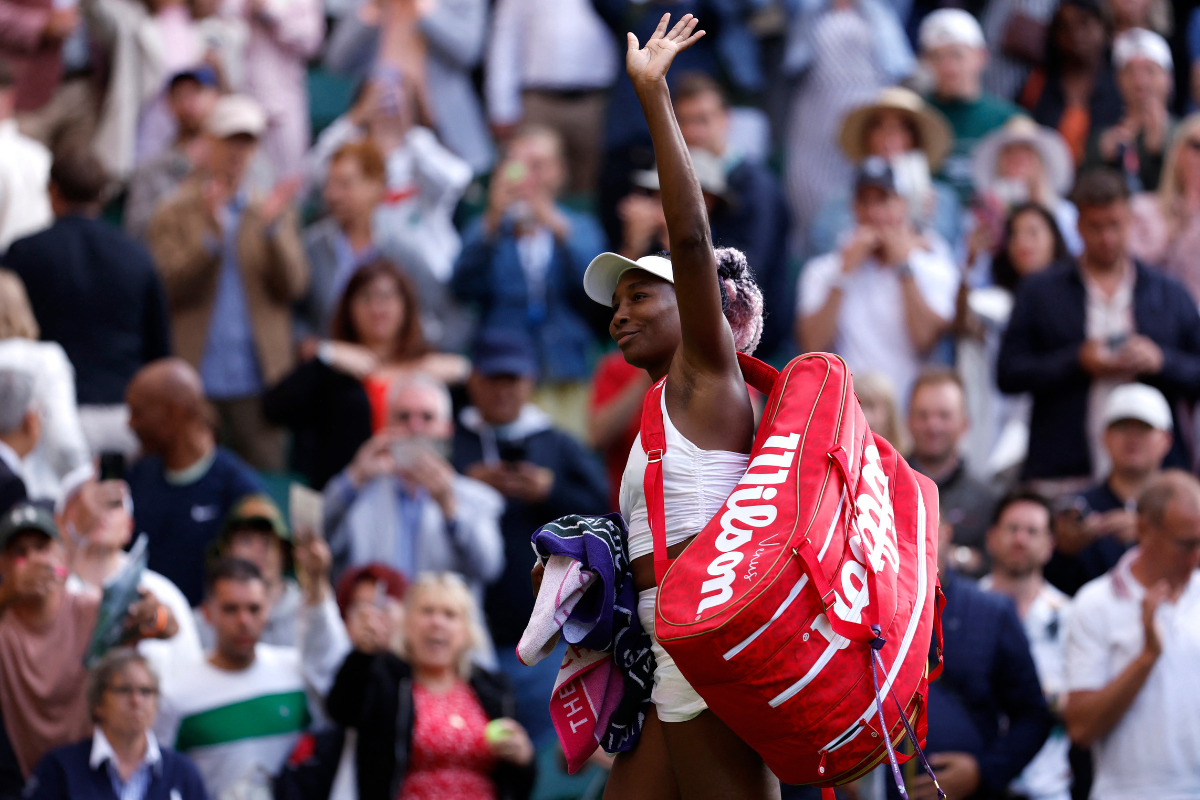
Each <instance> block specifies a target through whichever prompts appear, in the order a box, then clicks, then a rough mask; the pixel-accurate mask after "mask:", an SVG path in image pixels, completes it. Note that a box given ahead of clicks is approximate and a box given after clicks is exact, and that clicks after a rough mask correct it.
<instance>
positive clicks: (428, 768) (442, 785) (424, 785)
mask: <svg viewBox="0 0 1200 800" xmlns="http://www.w3.org/2000/svg"><path fill="white" fill-rule="evenodd" d="M413 703H414V709H413V710H414V716H415V718H416V719H415V722H414V725H413V738H412V757H411V758H410V760H409V764H408V773H407V774H406V775H405V776H404V785H403V786H402V787H401V789H400V798H399V800H495V798H496V786H495V784H493V783H492V778H491V772H492V768H493V767H495V765H496V759H495V758H494V757H493V756H492V754H491V751H490V750H489V749H488V746H487V741H486V740H485V739H484V736H483V729H484V728H485V727H486V726H487V724H488V718H487V714H485V713H484V711H483V706H481V705H479V700H477V699H476V698H475V694H474V692H472V691H471V687H469V686H468V685H467V684H465V683H463V682H461V681H459V682H458V683H456V684H455V685H454V688H453V689H451V690H450V691H448V692H445V693H443V694H433V693H432V692H429V691H427V690H426V689H424V688H423V687H421V686H420V685H414V686H413Z"/></svg>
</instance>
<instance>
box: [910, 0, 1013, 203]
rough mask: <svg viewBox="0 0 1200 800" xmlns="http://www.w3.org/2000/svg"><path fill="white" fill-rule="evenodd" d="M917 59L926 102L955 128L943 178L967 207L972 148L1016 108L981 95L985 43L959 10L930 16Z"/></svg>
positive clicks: (975, 24)
mask: <svg viewBox="0 0 1200 800" xmlns="http://www.w3.org/2000/svg"><path fill="white" fill-rule="evenodd" d="M918 39H919V42H920V45H921V58H922V60H923V61H924V62H925V64H926V66H927V67H928V68H929V70H930V71H931V72H932V73H933V80H934V86H933V93H932V94H931V95H930V96H929V97H927V98H926V100H927V101H928V102H929V104H930V105H932V106H933V107H934V108H936V109H937V110H938V111H940V112H942V114H943V115H945V117H946V119H947V120H948V121H949V122H950V126H951V127H952V128H953V129H954V149H953V150H952V151H951V153H950V156H949V157H948V158H947V159H946V161H945V162H944V163H943V165H942V175H943V176H944V178H945V179H946V180H947V181H949V182H950V183H951V184H952V185H953V186H954V188H955V189H956V190H957V191H958V193H959V198H960V199H961V200H962V201H963V202H964V203H965V202H968V201H969V200H970V199H971V195H972V192H973V187H972V184H971V151H972V150H973V149H974V147H975V143H976V142H977V141H979V140H980V139H981V138H983V137H984V136H986V135H988V134H989V133H991V132H992V131H994V130H996V129H997V128H999V127H1000V126H1001V125H1003V124H1004V123H1005V122H1007V121H1008V119H1009V117H1011V116H1013V115H1014V114H1017V113H1019V109H1018V108H1017V107H1016V106H1015V105H1013V104H1012V103H1010V102H1008V101H1007V100H1004V99H1003V98H1000V97H996V96H994V95H990V94H987V93H986V92H984V91H983V69H984V67H985V66H987V58H988V51H987V42H985V41H984V38H983V29H982V28H980V27H979V23H978V22H976V20H975V17H973V16H971V15H970V14H969V13H968V12H966V11H963V10H962V9H958V8H943V9H940V10H938V11H935V12H933V13H932V14H930V15H929V16H927V17H926V18H925V20H924V21H923V22H922V23H921V29H920V32H919V34H918Z"/></svg>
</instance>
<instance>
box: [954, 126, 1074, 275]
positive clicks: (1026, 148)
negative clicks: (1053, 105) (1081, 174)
mask: <svg viewBox="0 0 1200 800" xmlns="http://www.w3.org/2000/svg"><path fill="white" fill-rule="evenodd" d="M971 171H972V179H973V181H974V183H975V191H976V193H977V194H978V196H979V197H980V199H981V201H982V202H983V203H985V204H988V205H990V206H991V207H992V209H993V210H994V212H995V215H996V218H997V219H998V220H1004V219H1005V217H1006V216H1007V215H1008V212H1009V211H1010V210H1011V209H1012V208H1014V207H1015V206H1018V205H1021V204H1022V203H1030V202H1032V203H1037V204H1038V205H1040V206H1042V207H1044V208H1045V209H1046V210H1047V211H1049V212H1050V213H1051V214H1053V215H1054V221H1055V222H1056V223H1057V224H1058V229H1059V230H1060V231H1061V232H1062V235H1063V238H1064V239H1066V242H1067V249H1068V250H1070V251H1071V254H1072V255H1079V253H1081V252H1082V251H1083V241H1082V240H1081V239H1080V238H1079V230H1078V227H1077V224H1076V223H1077V221H1078V218H1079V213H1078V212H1077V211H1076V210H1075V205H1074V204H1073V203H1072V202H1071V201H1070V200H1067V199H1066V197H1065V195H1066V194H1067V193H1068V192H1069V191H1071V186H1072V184H1074V182H1075V163H1074V160H1073V159H1072V157H1071V150H1070V148H1069V147H1068V146H1067V142H1066V140H1065V139H1063V137H1062V135H1061V134H1060V133H1059V132H1058V131H1056V130H1054V129H1053V128H1047V127H1045V126H1044V125H1038V124H1037V123H1036V122H1034V121H1033V120H1032V119H1030V118H1029V117H1026V116H1024V115H1022V116H1016V117H1013V118H1012V119H1010V120H1009V121H1008V122H1007V123H1006V124H1005V125H1004V127H1003V128H1001V129H1000V130H998V131H996V132H995V133H993V134H991V135H990V136H987V137H986V138H984V139H983V140H982V141H981V142H980V143H979V146H978V147H976V149H975V156H974V158H973V159H972V164H971ZM992 245H993V242H991V241H989V242H986V243H985V247H984V249H986V250H988V251H990V250H992V249H993V246H992Z"/></svg>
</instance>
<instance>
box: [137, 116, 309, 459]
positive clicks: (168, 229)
mask: <svg viewBox="0 0 1200 800" xmlns="http://www.w3.org/2000/svg"><path fill="white" fill-rule="evenodd" d="M266 127H267V118H266V115H265V114H264V113H263V110H262V109H261V108H260V107H259V105H258V104H257V103H256V102H255V101H254V100H252V99H250V98H249V97H246V96H244V95H226V96H225V97H222V98H221V99H220V100H218V101H217V103H216V105H215V106H214V107H213V110H212V113H211V114H210V115H209V117H208V121H207V122H206V123H205V128H206V131H207V136H208V140H209V141H208V154H207V157H206V159H205V163H204V164H201V165H197V167H196V169H195V170H194V171H193V174H192V175H191V176H189V177H188V179H187V180H186V181H185V182H184V183H183V184H182V185H181V186H180V188H179V191H178V192H176V193H175V195H174V196H173V197H172V198H171V199H170V200H169V201H167V202H166V203H165V204H163V205H162V206H160V207H159V209H158V210H157V211H156V212H155V213H154V216H153V217H152V218H151V220H150V225H149V227H148V228H147V230H146V241H147V244H148V245H149V246H150V250H151V251H152V252H153V254H154V258H155V261H157V263H158V268H159V271H160V273H161V274H162V278H163V283H164V284H165V286H166V290H167V300H168V305H169V307H170V312H171V323H172V328H173V333H174V341H175V350H176V353H177V354H178V355H179V356H180V357H182V358H183V359H184V360H186V361H188V362H189V363H190V364H191V365H192V366H193V367H195V368H196V369H197V370H199V372H200V376H201V378H202V379H203V381H204V393H205V396H206V397H207V399H208V400H209V401H210V402H211V403H212V405H213V407H214V408H215V409H216V411H217V414H218V416H219V418H220V427H221V431H222V438H223V439H224V440H225V441H226V443H227V444H228V445H229V446H230V447H231V448H232V449H233V450H235V451H236V452H237V453H238V455H240V456H242V457H243V458H244V459H245V460H246V461H248V462H249V463H250V464H251V465H252V466H254V467H256V468H258V469H265V470H279V469H282V468H283V433H282V431H281V430H279V429H277V428H274V427H271V426H270V425H269V424H268V423H267V422H266V420H265V419H264V418H263V414H262V409H261V403H260V399H259V398H260V395H261V393H262V391H263V390H264V389H265V388H266V387H267V386H270V385H272V384H274V383H276V382H277V381H278V380H279V379H280V378H282V377H283V376H284V375H286V374H287V373H288V371H290V370H291V368H292V334H291V329H292V319H291V314H292V312H291V307H292V303H294V302H295V301H296V300H299V299H300V298H301V297H302V296H303V295H304V292H305V290H306V289H307V288H308V279H309V269H308V262H307V261H306V259H305V257H304V248H303V245H302V244H301V240H300V232H299V228H298V226H297V215H296V212H295V210H294V209H293V208H292V203H291V201H292V197H293V195H294V194H295V191H296V188H297V186H298V183H297V181H296V180H287V181H283V182H280V183H279V184H277V185H276V186H275V188H273V189H272V190H271V191H270V193H269V194H268V195H267V196H266V197H265V198H259V197H256V196H254V194H253V193H252V191H251V189H250V187H248V186H247V185H246V183H247V181H246V174H247V171H248V169H249V167H250V163H251V161H252V159H253V158H254V155H255V153H256V151H257V149H258V142H259V138H260V137H261V136H262V134H263V132H264V131H265V130H266Z"/></svg>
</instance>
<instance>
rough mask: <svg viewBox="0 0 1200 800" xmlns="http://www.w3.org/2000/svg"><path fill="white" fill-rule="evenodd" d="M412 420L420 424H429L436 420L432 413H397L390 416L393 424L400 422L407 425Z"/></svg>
mask: <svg viewBox="0 0 1200 800" xmlns="http://www.w3.org/2000/svg"><path fill="white" fill-rule="evenodd" d="M413 419H419V420H421V422H424V423H430V422H433V421H434V420H436V419H437V415H436V414H434V413H433V412H432V411H397V412H396V413H395V414H392V421H393V422H402V423H404V424H405V425H407V424H408V423H409V422H412V421H413Z"/></svg>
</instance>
